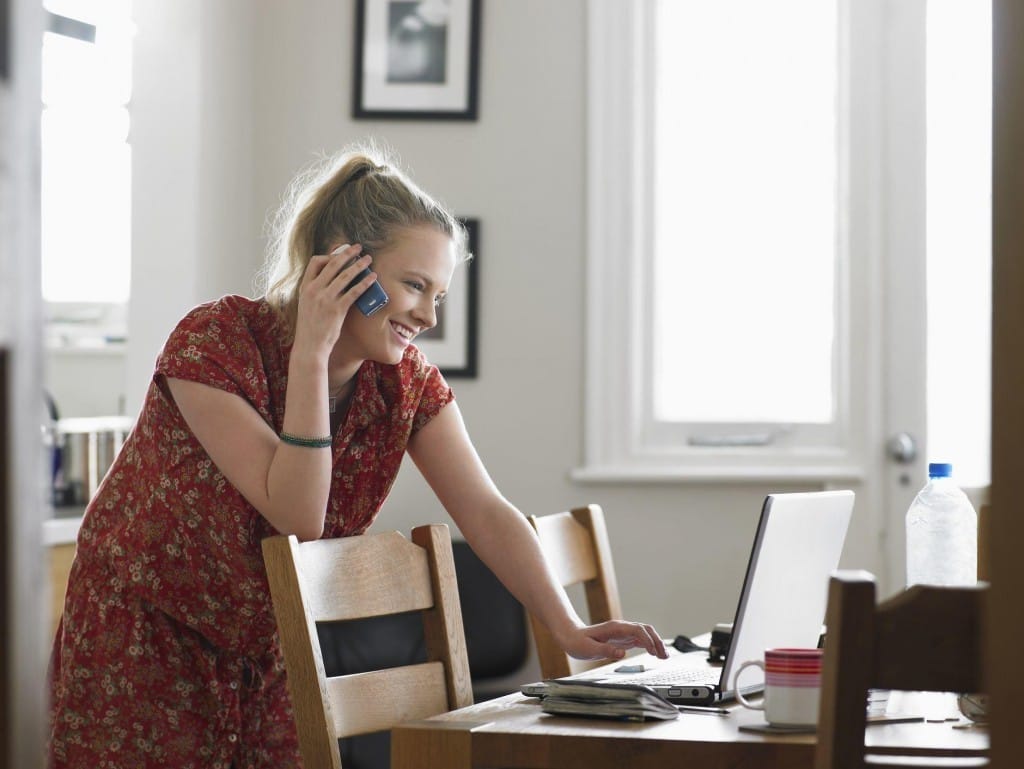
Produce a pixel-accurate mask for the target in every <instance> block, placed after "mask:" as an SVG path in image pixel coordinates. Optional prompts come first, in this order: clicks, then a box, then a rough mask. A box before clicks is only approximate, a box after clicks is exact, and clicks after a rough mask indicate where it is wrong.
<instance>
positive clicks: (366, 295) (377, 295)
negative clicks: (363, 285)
mask: <svg viewBox="0 0 1024 769" xmlns="http://www.w3.org/2000/svg"><path fill="white" fill-rule="evenodd" d="M356 258H357V259H358V258H359V257H356ZM354 261H355V259H353V260H352V262H354ZM352 262H349V264H352ZM345 266H346V267H348V265H345ZM369 274H370V268H369V267H366V268H364V269H362V270H360V271H359V274H358V275H356V276H355V277H354V278H353V279H352V280H351V281H350V282H349V284H348V285H347V286H345V291H348V290H349V289H350V288H352V286H354V285H355V284H356V283H358V282H359V281H361V280H362V279H363V278H365V277H366V276H367V275H369ZM342 293H344V291H343V292H342ZM387 303H388V295H387V294H386V293H385V291H384V289H383V288H381V286H380V281H377V280H375V281H373V285H371V286H370V287H369V288H368V289H366V290H365V291H364V292H363V293H362V294H361V295H360V296H359V298H358V299H356V307H358V308H359V312H361V313H362V314H363V315H365V316H366V317H370V316H371V315H373V314H374V313H375V312H377V310H379V309H380V308H381V307H383V306H384V305H386V304H387Z"/></svg>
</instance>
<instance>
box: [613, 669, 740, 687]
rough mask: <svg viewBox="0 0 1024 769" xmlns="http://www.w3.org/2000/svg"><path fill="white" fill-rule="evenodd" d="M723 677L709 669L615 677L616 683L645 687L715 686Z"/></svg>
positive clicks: (656, 671)
mask: <svg viewBox="0 0 1024 769" xmlns="http://www.w3.org/2000/svg"><path fill="white" fill-rule="evenodd" d="M720 677H721V676H720V675H719V671H718V670H712V669H708V668H675V669H672V670H652V671H650V672H648V673H643V674H640V675H635V676H623V677H622V678H619V677H618V676H616V677H615V682H616V683H623V684H643V685H644V686H675V685H682V686H687V685H690V686H692V685H694V684H705V685H710V686H714V685H716V684H717V683H718V680H719V678H720Z"/></svg>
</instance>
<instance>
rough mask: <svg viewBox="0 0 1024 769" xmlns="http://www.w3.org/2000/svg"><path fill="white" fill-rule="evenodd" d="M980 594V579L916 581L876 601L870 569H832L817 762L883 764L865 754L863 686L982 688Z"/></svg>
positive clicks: (845, 768)
mask: <svg viewBox="0 0 1024 769" xmlns="http://www.w3.org/2000/svg"><path fill="white" fill-rule="evenodd" d="M986 595H987V586H986V585H985V584H984V583H982V584H979V585H977V586H973V587H926V586H923V585H915V586H913V587H911V588H909V589H908V590H906V591H905V592H903V593H901V594H899V595H897V596H894V597H893V598H890V599H889V600H887V601H885V602H883V603H881V604H878V605H876V603H875V581H874V577H872V575H871V574H869V573H868V572H865V571H848V572H847V571H842V572H836V573H835V574H834V575H833V576H832V579H831V580H830V581H829V594H828V611H827V614H826V618H825V624H826V627H827V635H826V640H825V655H824V660H823V663H822V691H821V708H820V711H819V722H818V744H817V749H816V758H815V769H859V767H864V766H872V767H877V766H888V765H887V764H884V762H883V759H882V758H880V757H878V756H871V758H870V763H869V762H868V758H867V753H868V751H867V750H866V748H865V746H864V729H865V727H866V725H867V696H868V689H896V690H906V691H936V692H982V691H984V688H983V680H982V635H981V632H982V631H981V629H982V614H983V604H984V601H985V597H986ZM898 761H899V759H896V763H898ZM972 761H973V762H972V763H969V764H968V765H970V766H984V765H986V764H985V763H984V759H980V761H981V763H978V762H977V761H978V760H973V759H972ZM919 765H923V766H931V764H928V763H927V759H925V760H923V762H922V763H921V764H916V763H915V764H914V766H919ZM936 765H939V766H947V765H948V764H943V763H941V761H936Z"/></svg>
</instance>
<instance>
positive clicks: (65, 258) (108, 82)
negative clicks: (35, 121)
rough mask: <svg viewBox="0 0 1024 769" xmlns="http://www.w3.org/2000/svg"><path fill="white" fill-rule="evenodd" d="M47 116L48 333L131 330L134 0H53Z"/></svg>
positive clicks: (73, 340)
mask: <svg viewBox="0 0 1024 769" xmlns="http://www.w3.org/2000/svg"><path fill="white" fill-rule="evenodd" d="M44 6H45V8H46V9H47V19H48V25H47V30H46V31H45V32H44V33H43V53H42V67H43V71H42V102H43V112H42V119H41V130H42V135H41V176H42V178H41V190H42V200H41V228H42V238H41V240H42V290H43V299H44V302H45V306H46V309H47V320H48V324H47V342H48V343H49V344H51V345H52V344H56V345H65V344H67V345H77V344H103V343H105V342H109V341H111V340H117V339H123V337H124V315H125V305H126V303H127V301H128V294H129V281H130V253H131V224H130V222H131V148H130V146H129V144H128V127H129V114H128V102H129V97H130V94H131V39H132V26H131V20H130V2H129V0H46V1H45V3H44Z"/></svg>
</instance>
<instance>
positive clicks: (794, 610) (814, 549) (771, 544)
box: [523, 491, 854, 705]
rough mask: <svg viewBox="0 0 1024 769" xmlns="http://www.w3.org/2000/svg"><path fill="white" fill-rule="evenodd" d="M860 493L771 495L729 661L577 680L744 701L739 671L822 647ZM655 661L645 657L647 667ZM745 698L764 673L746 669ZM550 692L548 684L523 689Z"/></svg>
mask: <svg viewBox="0 0 1024 769" xmlns="http://www.w3.org/2000/svg"><path fill="white" fill-rule="evenodd" d="M853 499H854V495H853V492H852V491H822V492H805V493H795V494H770V495H768V496H767V497H766V498H765V500H764V504H763V505H762V507H761V518H760V521H759V522H758V525H757V533H756V535H755V536H754V546H753V548H752V550H751V553H750V560H749V561H748V563H747V571H746V575H745V577H744V579H743V589H742V591H741V592H740V600H739V603H738V605H737V607H736V615H735V617H734V619H733V626H732V641H731V643H730V647H729V654H728V656H727V657H726V660H725V662H724V663H723V664H715V663H711V662H709V661H708V659H707V653H706V652H689V653H686V654H676V655H673V656H672V657H670V658H669V659H667V660H657V659H655V660H654V663H653V664H646V665H645V670H644V671H643V672H641V673H635V672H632V670H631V665H630V663H631V662H632V659H631V658H627V659H626V660H624V662H623V664H622V665H620V667H619V668H618V669H622V670H623V671H624V672H622V673H613V674H611V675H606V676H604V677H601V678H594V676H593V673H590V674H588V673H580V674H577V675H574V676H571V678H572V679H576V680H579V679H583V680H587V681H599V682H601V683H616V684H643V685H645V686H649V687H650V688H652V689H654V690H655V691H656V692H657V693H658V694H660V695H661V696H662V697H664V698H665V699H667V700H669V701H670V702H674V703H678V704H690V705H706V704H711V703H713V702H716V701H723V700H729V699H732V698H734V697H735V696H736V692H735V688H734V687H735V681H734V680H733V679H734V676H735V671H736V669H738V668H739V666H740V664H742V663H743V662H745V661H746V660H752V659H763V658H764V650H765V649H768V648H772V647H811V648H813V647H816V646H817V645H818V639H819V637H820V635H821V630H822V622H823V621H824V619H825V608H826V603H827V599H828V580H829V576H830V575H831V573H832V572H833V571H834V570H835V569H836V568H837V567H838V565H839V556H840V554H841V553H842V550H843V542H844V540H845V538H846V530H847V528H848V527H849V524H850V516H851V514H852V512H853ZM651 659H653V658H651V657H649V656H645V657H644V660H645V662H648V661H649V660H651ZM740 688H741V690H742V691H743V693H744V694H748V693H751V692H755V691H760V690H761V689H763V688H764V673H763V671H762V670H761V669H760V668H757V667H750V668H747V669H746V670H745V671H744V672H743V678H742V680H741V681H740ZM523 692H524V693H527V694H534V695H538V694H543V684H541V685H540V686H536V685H530V684H528V685H527V686H525V687H523Z"/></svg>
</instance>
